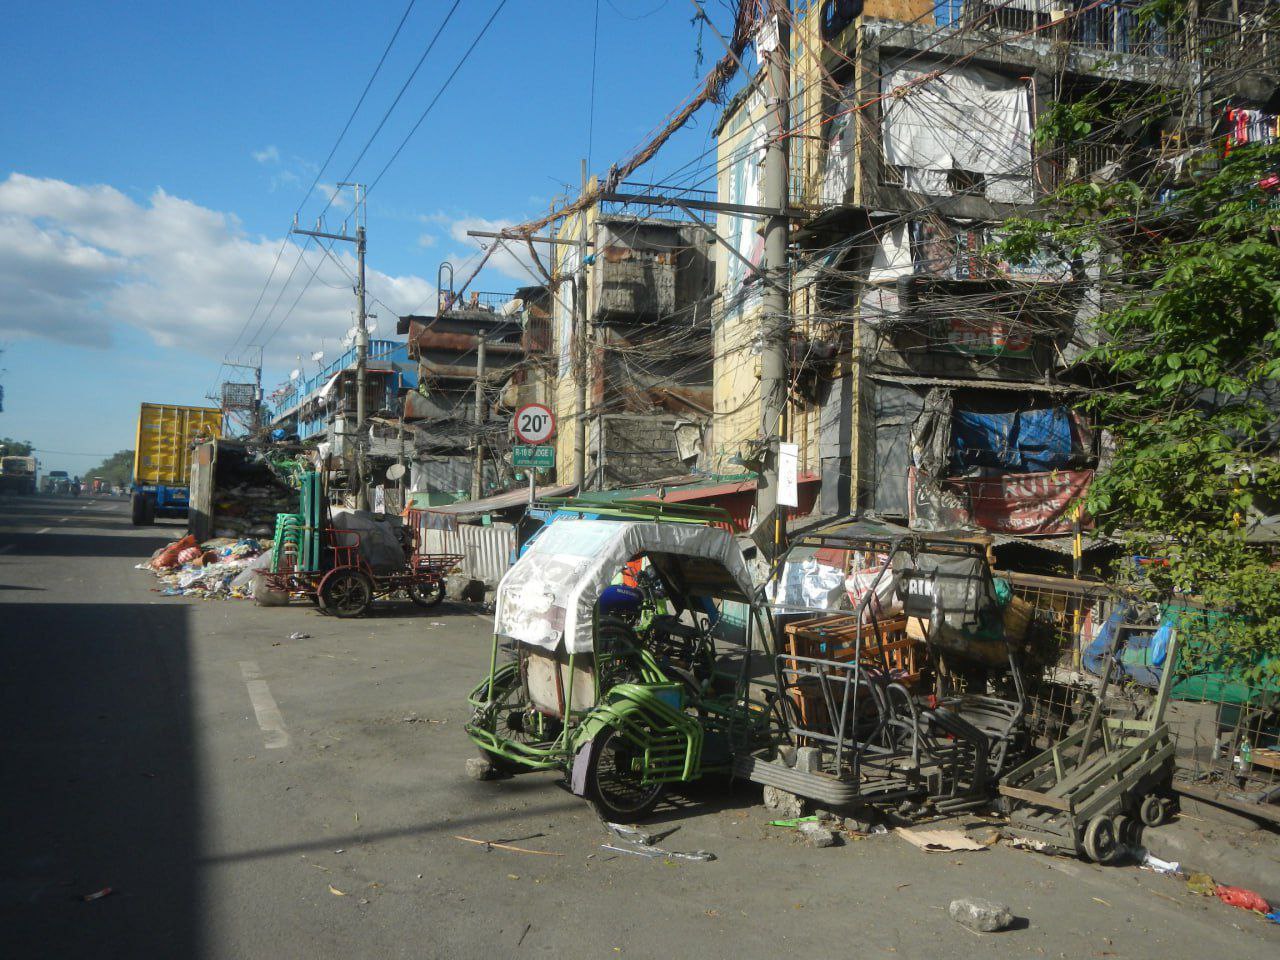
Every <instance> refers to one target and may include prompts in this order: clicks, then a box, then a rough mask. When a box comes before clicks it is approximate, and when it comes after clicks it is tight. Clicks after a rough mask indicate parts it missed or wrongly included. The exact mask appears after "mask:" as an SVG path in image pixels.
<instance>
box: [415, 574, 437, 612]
mask: <svg viewBox="0 0 1280 960" xmlns="http://www.w3.org/2000/svg"><path fill="white" fill-rule="evenodd" d="M409 599H410V600H412V601H413V602H414V603H416V604H417V605H418V606H420V607H421V608H422V609H423V610H430V609H431V608H432V607H434V606H435V605H436V604H438V603H439V602H440V601H441V600H443V599H444V581H443V580H436V581H434V582H433V583H415V584H412V585H411V586H410V587H409Z"/></svg>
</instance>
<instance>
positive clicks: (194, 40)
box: [0, 0, 730, 473]
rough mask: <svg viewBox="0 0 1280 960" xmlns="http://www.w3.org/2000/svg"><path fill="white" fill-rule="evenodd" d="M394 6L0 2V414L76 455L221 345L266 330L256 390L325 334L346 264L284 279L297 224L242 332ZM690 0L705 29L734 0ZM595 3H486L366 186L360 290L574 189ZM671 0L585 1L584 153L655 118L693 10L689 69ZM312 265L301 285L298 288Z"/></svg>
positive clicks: (378, 107)
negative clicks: (4, 6)
mask: <svg viewBox="0 0 1280 960" xmlns="http://www.w3.org/2000/svg"><path fill="white" fill-rule="evenodd" d="M406 2H407V0H387V2H374V3H364V4H351V3H338V2H329V0H308V2H288V0H275V2H272V3H261V2H255V3H248V2H224V3H220V4H216V5H213V4H205V3H200V4H196V3H180V2H164V3H161V2H138V0H133V2H130V3H127V4H104V3H101V2H62V3H51V4H24V5H14V6H12V7H11V8H10V9H8V10H7V13H6V21H5V30H4V31H3V32H2V34H0V80H2V81H3V89H4V90H5V93H6V95H5V97H4V99H3V103H0V157H3V158H4V164H5V166H4V167H0V347H2V348H3V349H4V354H3V355H2V356H0V370H3V373H0V382H2V383H3V384H4V387H5V403H4V407H5V409H4V412H3V413H0V435H8V436H13V437H17V438H22V439H31V440H33V441H34V442H35V443H36V445H37V446H38V447H39V448H41V450H42V451H49V452H45V453H42V460H43V464H44V467H45V468H46V469H67V470H70V471H72V472H77V473H78V472H83V471H86V470H88V469H90V468H91V467H92V466H93V465H94V464H95V463H96V462H97V461H98V459H100V456H101V455H104V454H109V453H111V452H113V451H115V450H118V449H122V448H127V447H132V446H133V432H134V427H135V420H136V411H137V405H138V403H139V402H140V401H142V400H152V401H165V402H174V403H196V404H201V403H204V402H205V394H206V393H207V392H209V390H210V389H211V388H212V387H213V386H214V385H215V383H216V382H217V380H218V375H219V361H220V360H221V359H223V357H224V356H225V355H226V353H227V351H228V350H231V349H232V347H233V344H237V343H238V346H236V349H235V351H234V354H240V353H244V352H245V348H246V347H247V346H248V344H249V343H251V342H261V341H263V340H267V341H268V343H267V347H266V351H267V373H266V378H265V382H266V383H267V384H268V385H274V384H275V383H277V382H278V381H280V380H281V379H283V378H284V377H286V376H287V375H288V372H289V370H290V368H292V367H293V366H295V365H296V360H295V359H294V358H295V357H296V356H297V355H300V354H301V355H303V356H305V357H308V358H309V356H310V354H311V353H312V352H313V351H315V350H318V349H322V348H323V349H325V350H326V351H327V353H328V355H329V356H330V357H333V356H334V355H335V354H336V353H337V352H338V340H339V338H340V337H341V335H342V332H343V331H344V330H345V329H346V328H347V326H349V324H350V310H351V306H352V303H353V300H354V298H353V297H352V296H351V294H350V291H349V282H348V281H347V280H346V279H345V277H344V276H343V274H342V272H341V269H340V268H339V267H338V266H336V265H335V264H333V263H331V262H326V261H325V260H324V259H323V258H322V257H320V256H318V255H317V254H315V253H314V252H310V253H308V254H307V256H306V258H305V259H304V261H303V263H302V265H301V266H299V268H298V271H297V273H296V274H295V276H294V280H293V283H292V285H291V286H290V287H289V288H288V289H285V290H282V288H281V281H282V280H283V279H284V276H285V275H286V274H287V273H288V271H289V268H291V267H292V266H293V264H294V262H295V261H296V258H297V250H296V249H295V248H294V247H292V246H290V247H288V248H286V252H285V254H284V256H283V258H282V260H281V270H280V271H279V272H278V273H277V275H276V278H275V280H274V281H273V283H272V285H271V287H270V288H269V289H268V292H267V295H266V297H265V300H264V303H263V306H262V307H261V308H260V309H259V311H258V314H257V315H256V317H255V319H254V320H253V322H252V324H250V325H249V326H248V329H247V331H246V332H245V334H244V335H243V336H239V334H240V332H241V330H242V329H244V328H245V321H246V320H247V319H248V317H249V315H250V312H251V311H252V308H253V305H254V302H255V300H256V298H257V295H258V293H259V291H260V290H261V289H262V285H263V283H264V281H265V280H266V278H267V274H268V271H269V270H270V267H271V264H272V262H273V260H274V257H275V254H276V251H277V250H278V249H279V245H280V243H281V240H282V239H283V238H284V236H285V232H286V231H287V229H288V227H289V224H290V222H291V220H292V217H293V214H294V211H295V210H296V209H297V208H298V205H299V203H300V202H301V200H302V196H303V194H304V192H305V191H306V188H307V186H308V185H309V184H310V183H311V182H312V180H313V179H315V177H316V175H317V173H318V170H319V166H320V164H321V163H322V162H323V160H324V158H325V156H326V155H327V154H328V153H329V150H330V148H331V147H332V146H333V144H334V141H335V139H336V138H337V136H338V133H339V131H340V130H341V129H342V125H343V124H344V123H345V122H346V120H347V117H348V116H349V115H350V112H351V109H352V107H353V106H354V105H355V102H356V99H357V97H358V96H359V94H360V91H361V90H362V89H363V87H364V85H365V83H366V82H367V81H368V79H369V76H370V74H371V73H372V71H373V68H374V65H375V64H376V63H377V60H378V57H379V56H380V55H381V53H382V50H383V48H384V47H385V45H386V43H387V41H388V39H389V38H390V37H391V34H392V32H393V30H394V29H395V26H396V23H397V22H398V21H399V20H400V17H401V15H402V14H403V13H404V10H405V7H406ZM498 2H499V0H465V2H463V3H462V4H461V5H460V6H459V8H458V10H457V13H456V14H455V15H454V17H453V19H452V20H451V21H450V22H449V24H448V25H447V26H446V28H445V30H444V32H443V34H442V35H441V39H440V41H439V43H438V44H437V46H436V48H435V49H434V50H433V51H432V53H431V55H430V56H429V57H428V58H427V60H426V61H425V63H424V65H423V67H422V69H421V71H420V72H419V74H418V75H417V77H416V78H415V80H414V82H413V83H412V85H410V87H409V88H408V90H407V91H406V93H405V95H404V97H403V99H402V100H401V101H400V103H399V105H398V106H397V108H396V109H395V110H394V111H393V112H392V113H391V115H390V117H389V119H388V120H387V123H386V126H385V127H384V129H383V130H382V131H381V133H380V134H379V136H378V137H377V138H375V139H374V141H373V143H372V145H371V146H370V148H369V151H368V153H367V155H366V157H365V158H364V160H363V161H361V162H360V163H359V164H358V165H356V167H355V171H354V174H353V177H354V179H357V180H365V181H368V180H370V179H372V178H373V177H374V176H376V175H377V173H378V171H379V170H381V169H382V167H383V165H384V164H385V163H386V161H387V159H388V158H389V157H390V156H391V154H392V152H393V151H394V150H395V148H396V146H397V145H398V144H399V143H400V142H401V140H402V139H403V138H404V136H405V134H406V133H407V132H408V130H409V128H410V127H411V126H412V125H413V124H414V122H415V121H417V119H418V118H419V116H420V115H421V113H422V111H423V110H424V109H425V108H426V106H427V104H428V102H429V101H430V100H431V98H432V97H433V96H434V95H435V94H436V91H437V90H438V89H439V88H440V86H441V84H442V83H443V82H444V81H445V78H446V77H447V76H448V75H449V73H450V71H452V70H453V69H454V67H455V65H456V64H457V62H458V60H459V59H460V58H461V56H462V54H463V53H464V52H465V50H466V48H467V46H468V45H469V44H470V43H471V41H472V40H473V39H474V38H475V36H476V35H477V33H478V32H479V30H480V28H481V27H482V26H483V24H484V22H485V21H486V20H487V19H488V18H489V16H490V14H491V13H492V12H493V10H494V8H495V7H496V6H497V4H498ZM703 5H704V6H705V7H706V9H707V11H708V13H709V14H710V16H711V17H712V19H713V21H714V22H715V23H716V25H717V26H718V27H719V29H720V30H721V31H722V32H725V33H727V32H728V29H729V23H730V15H729V13H728V6H729V5H728V4H727V3H726V2H724V0H709V2H708V0H703ZM450 6H451V3H450V2H449V0H418V2H417V3H416V4H415V6H414V8H413V9H412V11H411V12H410V14H409V16H408V19H407V20H406V22H405V24H404V28H403V30H402V32H401V34H400V36H399V38H398V39H397V41H396V43H395V45H394V46H393V48H392V50H391V53H390V54H389V56H388V58H387V61H386V63H385V64H384V66H383V68H382V71H381V73H380V74H379V76H378V78H377V80H376V82H375V83H374V85H373V87H372V88H371V89H370V91H369V95H368V97H367V99H366V101H365V104H364V106H363V107H362V109H361V110H360V111H359V113H358V114H357V115H356V118H355V121H354V123H353V124H352V127H351V130H350V132H349V133H348V134H347V137H346V139H345V141H344V142H343V143H342V144H341V146H340V147H339V149H338V151H337V153H336V155H335V157H334V161H333V163H332V164H331V166H330V168H329V169H328V170H326V171H325V172H324V174H323V177H322V179H321V188H320V189H318V190H317V192H316V194H314V195H313V196H312V197H311V199H310V200H309V202H308V203H307V204H306V205H305V207H304V208H303V211H302V220H303V222H304V224H310V223H312V222H313V221H314V219H315V216H316V215H317V214H318V213H319V212H320V209H321V207H322V206H323V204H324V202H325V200H326V199H327V197H328V196H329V194H328V193H326V192H325V186H326V185H327V184H332V183H334V182H336V181H337V180H338V179H339V178H340V177H341V176H342V174H344V173H346V171H347V169H348V168H349V167H350V166H351V164H352V162H353V160H354V159H355V157H356V155H357V154H358V153H359V150H360V148H361V147H362V146H363V145H364V143H365V142H366V140H367V139H368V137H369V136H370V134H371V133H372V132H373V130H374V128H375V126H376V125H377V122H378V120H379V119H380V118H381V116H382V115H383V112H384V111H385V110H386V108H387V107H388V106H389V105H390V103H391V101H392V99H393V98H394V96H395V94H396V91H397V90H398V89H399V88H400V86H401V84H403V82H404V81H405V79H406V78H407V77H408V75H409V73H410V71H411V70H412V69H413V65H414V63H415V62H416V61H417V60H418V58H419V57H420V56H421V55H422V52H423V50H425V48H426V46H427V43H428V41H429V40H430V37H431V35H432V33H433V32H434V31H435V29H436V28H437V26H438V25H439V24H440V22H441V21H442V20H443V18H444V16H445V14H446V12H447V11H448V9H449V7H450ZM596 9H597V4H596V0H554V2H552V0H508V2H507V3H506V5H505V7H504V8H503V10H502V12H501V13H500V14H499V15H498V17H497V19H496V20H495V21H494V23H493V26H492V27H491V29H490V30H489V32H488V33H487V34H486V35H485V37H484V38H483V39H482V40H481V42H480V45H479V46H478V47H477V49H476V51H475V52H474V54H472V56H471V57H470V58H469V59H468V60H467V62H466V63H465V65H464V66H463V67H462V69H461V72H460V73H459V74H458V76H457V78H456V79H455V80H454V82H453V84H452V85H451V86H450V87H449V88H448V89H447V90H446V92H445V93H444V94H443V95H442V97H441V98H440V100H439V103H438V104H437V106H436V107H435V108H434V110H433V111H432V112H431V114H430V115H429V116H428V117H427V119H426V120H425V121H424V122H423V123H422V126H421V128H420V129H419V130H418V131H417V133H416V135H414V137H413V138H412V139H411V140H410V141H409V144H408V146H407V147H406V148H405V150H404V151H403V153H402V154H401V155H400V157H399V158H398V160H396V162H395V163H394V164H393V165H392V166H391V167H390V168H389V170H388V172H387V173H386V175H385V176H384V177H383V179H382V180H381V182H379V183H378V185H377V187H376V189H375V190H374V191H373V192H372V194H371V195H370V197H369V203H368V230H369V266H370V271H371V276H370V292H371V293H372V294H373V295H374V296H376V297H378V298H380V299H381V300H383V301H385V302H386V303H387V304H388V305H390V306H391V307H393V308H394V310H395V311H399V312H409V311H412V310H413V309H415V308H421V309H430V306H431V305H432V304H433V302H434V295H433V290H434V283H435V277H436V270H437V267H438V265H439V263H440V261H441V260H442V259H449V260H451V261H452V262H453V263H454V264H455V265H457V266H458V273H459V277H460V278H461V276H462V275H464V274H465V273H466V272H467V271H466V270H465V269H464V264H465V263H466V262H467V261H468V260H469V258H471V257H473V256H474V255H475V254H476V247H475V246H474V242H473V241H468V240H467V238H466V237H465V230H466V229H467V228H468V227H472V228H475V227H480V226H482V224H485V223H501V222H514V221H519V220H522V219H526V218H529V217H532V216H536V215H539V214H541V213H545V212H546V210H547V207H548V205H549V204H551V203H552V202H553V201H554V200H555V199H556V198H557V197H558V196H560V195H562V194H563V193H564V191H565V189H566V187H567V186H568V185H569V184H575V185H576V183H577V181H578V177H579V158H581V157H583V156H585V155H586V152H587V149H588V143H587V118H588V105H589V102H590V99H591V92H592V83H591V74H592V69H591V62H592V37H593V27H594V18H595V14H596ZM693 12H694V11H693V6H692V4H691V3H690V2H689V0H665V2H664V0H599V54H598V66H597V71H596V74H597V75H596V83H595V122H594V130H593V138H592V139H593V142H592V145H591V160H592V162H591V169H592V171H593V172H596V173H603V172H604V171H606V170H607V169H608V167H609V165H610V163H612V162H614V161H615V160H617V159H619V158H621V157H623V156H625V155H626V154H628V153H629V152H630V151H631V150H632V149H633V148H634V147H636V146H637V145H638V144H640V143H641V142H642V141H643V140H644V139H645V138H646V137H647V135H648V134H649V133H650V132H651V131H652V130H653V129H655V128H656V127H658V126H660V125H661V123H662V122H663V120H664V118H665V117H666V115H667V114H668V112H670V111H671V110H673V109H674V108H676V107H677V106H678V105H679V104H680V103H681V102H683V100H684V99H685V98H687V97H688V96H689V95H690V94H691V93H692V92H693V90H694V89H695V88H696V87H697V85H698V84H699V82H700V79H699V78H700V76H701V74H702V72H704V71H705V70H706V69H709V68H710V67H711V65H712V64H713V63H714V62H715V60H716V59H717V58H718V57H719V56H720V54H721V52H722V47H721V45H720V41H719V40H717V39H716V37H715V36H714V34H712V33H711V32H710V31H709V30H704V31H703V36H702V38H701V44H702V50H703V53H704V55H705V59H704V62H703V66H702V68H701V69H700V70H698V71H697V76H695V56H696V54H695V50H696V47H697V45H698V39H699V37H698V35H699V30H698V28H697V27H696V26H694V25H691V23H690V18H691V16H692V14H693ZM715 119H716V111H715V109H712V108H704V109H703V111H702V112H700V113H699V114H698V115H697V116H696V117H695V120H694V123H693V124H692V125H691V126H690V128H688V129H687V130H685V131H683V132H682V133H681V134H680V135H678V136H677V137H676V138H675V139H673V141H672V142H671V143H670V144H668V146H667V147H666V148H665V149H664V151H663V152H662V153H661V154H659V156H658V158H657V159H656V160H654V161H653V162H651V164H650V165H649V167H647V168H644V169H642V171H641V174H642V175H643V176H644V177H646V178H648V177H652V178H655V179H662V177H663V175H664V174H666V173H668V172H670V171H673V170H676V169H677V168H679V167H680V166H681V165H682V164H684V163H685V161H687V160H689V159H690V158H693V157H696V156H698V155H700V154H702V153H703V151H705V150H706V149H707V148H708V146H709V136H710V131H711V128H712V126H713V124H714V122H715ZM344 204H345V200H342V199H340V200H339V204H338V205H335V206H334V208H332V209H331V210H330V211H329V213H328V214H327V223H328V225H329V226H330V227H339V226H340V225H341V221H342V218H343V217H344V216H346V215H347V213H348V211H349V207H348V206H345V205H344ZM335 253H340V250H335ZM343 256H344V257H348V256H349V253H344V254H343ZM312 268H314V269H315V271H316V279H315V281H314V282H312V283H311V284H310V286H308V287H307V288H306V292H305V293H302V290H303V287H304V283H303V281H304V280H305V279H306V277H307V276H308V275H310V273H311V272H312ZM526 278H527V275H526V274H523V273H522V272H521V270H520V268H519V266H518V264H517V263H515V262H514V261H512V260H510V259H508V260H505V261H502V262H499V263H498V266H497V268H495V269H489V270H487V271H486V272H485V273H484V274H482V275H481V277H480V279H479V280H478V282H477V283H476V284H474V285H473V287H472V289H482V290H509V289H513V288H514V287H515V286H518V285H520V284H521V283H522V282H524V281H525V280H526ZM300 293H301V294H302V295H301V299H300V300H298V305H297V307H296V308H294V309H293V311H292V313H290V312H289V307H290V305H291V304H292V303H293V302H294V300H295V298H296V297H298V295H299V294H300ZM277 297H278V298H279V299H278V305H277V306H276V308H275V310H274V311H272V310H271V309H270V308H271V306H272V304H273V303H276V301H277ZM374 309H375V310H376V311H377V312H378V313H379V314H380V315H381V316H380V318H379V321H378V322H379V324H380V329H379V331H378V334H376V335H377V336H381V335H384V334H387V333H388V332H391V331H393V330H394V317H393V316H390V315H389V311H388V310H387V309H386V308H385V307H380V306H375V307H374ZM264 320H266V323H265V325H263V323H262V321H264ZM309 362H310V361H309V359H308V361H307V363H309ZM53 451H59V452H56V453H55V452H53Z"/></svg>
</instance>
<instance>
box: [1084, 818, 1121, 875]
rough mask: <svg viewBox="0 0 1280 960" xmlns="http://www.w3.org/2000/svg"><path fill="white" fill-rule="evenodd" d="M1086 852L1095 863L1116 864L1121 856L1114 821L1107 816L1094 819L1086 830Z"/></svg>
mask: <svg viewBox="0 0 1280 960" xmlns="http://www.w3.org/2000/svg"><path fill="white" fill-rule="evenodd" d="M1084 852H1085V853H1086V854H1088V856H1089V859H1090V860H1092V861H1093V862H1094V863H1100V864H1103V865H1104V866H1105V865H1106V864H1109V863H1114V862H1115V860H1116V857H1118V856H1119V854H1120V838H1119V837H1118V836H1117V835H1116V826H1115V823H1114V821H1113V820H1112V819H1111V817H1110V816H1108V815H1107V814H1099V815H1098V816H1096V817H1094V818H1093V819H1092V820H1090V821H1089V825H1088V826H1087V827H1085V828H1084Z"/></svg>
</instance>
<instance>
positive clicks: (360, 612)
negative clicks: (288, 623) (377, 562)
mask: <svg viewBox="0 0 1280 960" xmlns="http://www.w3.org/2000/svg"><path fill="white" fill-rule="evenodd" d="M348 582H350V583H352V585H353V586H354V585H355V584H359V588H358V589H362V590H363V591H364V600H363V602H362V603H360V604H359V605H358V606H355V607H351V606H347V607H342V608H339V607H337V606H335V605H334V604H333V603H332V602H330V601H331V599H332V595H333V593H334V592H335V591H336V590H337V588H338V587H339V586H340V585H344V584H346V583H348ZM318 593H319V596H320V609H321V610H323V611H324V612H325V613H327V614H330V615H331V616H335V617H338V618H339V619H342V620H350V619H353V618H355V617H363V616H364V615H365V614H366V613H368V612H369V607H371V606H372V605H373V581H372V580H371V579H370V578H369V575H368V574H367V573H365V572H364V571H363V570H356V569H354V568H352V567H339V568H338V569H337V570H330V571H329V572H328V573H326V574H325V575H324V579H323V580H321V581H320V589H319V591H318Z"/></svg>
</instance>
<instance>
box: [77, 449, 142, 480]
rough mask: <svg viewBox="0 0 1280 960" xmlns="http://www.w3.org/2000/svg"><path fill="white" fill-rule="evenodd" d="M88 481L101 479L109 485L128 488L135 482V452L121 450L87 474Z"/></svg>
mask: <svg viewBox="0 0 1280 960" xmlns="http://www.w3.org/2000/svg"><path fill="white" fill-rule="evenodd" d="M85 477H86V478H88V479H93V478H94V477H101V478H102V479H103V480H106V481H107V482H108V483H111V484H116V485H119V486H123V487H127V486H128V485H129V484H130V483H131V482H132V481H133V451H132V450H119V451H117V452H115V453H113V454H112V455H111V456H109V457H107V459H105V460H103V461H102V463H100V464H98V466H96V467H94V468H93V469H92V470H90V471H89V472H88V473H86V474H85Z"/></svg>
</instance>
